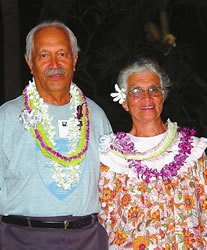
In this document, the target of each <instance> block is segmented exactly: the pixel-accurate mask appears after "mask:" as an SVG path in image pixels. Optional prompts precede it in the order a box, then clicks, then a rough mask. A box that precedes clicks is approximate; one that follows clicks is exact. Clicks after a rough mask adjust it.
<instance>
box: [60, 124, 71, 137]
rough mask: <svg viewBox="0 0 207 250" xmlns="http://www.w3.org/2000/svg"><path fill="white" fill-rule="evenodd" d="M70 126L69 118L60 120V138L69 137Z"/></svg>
mask: <svg viewBox="0 0 207 250" xmlns="http://www.w3.org/2000/svg"><path fill="white" fill-rule="evenodd" d="M68 127H69V121H68V120H58V129H59V137H60V138H67V137H68Z"/></svg>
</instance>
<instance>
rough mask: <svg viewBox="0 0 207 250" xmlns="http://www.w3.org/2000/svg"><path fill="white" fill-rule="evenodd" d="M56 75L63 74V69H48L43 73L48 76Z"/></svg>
mask: <svg viewBox="0 0 207 250" xmlns="http://www.w3.org/2000/svg"><path fill="white" fill-rule="evenodd" d="M58 73H65V69H64V68H57V69H48V70H46V71H45V73H44V74H45V75H46V76H49V75H52V74H58Z"/></svg>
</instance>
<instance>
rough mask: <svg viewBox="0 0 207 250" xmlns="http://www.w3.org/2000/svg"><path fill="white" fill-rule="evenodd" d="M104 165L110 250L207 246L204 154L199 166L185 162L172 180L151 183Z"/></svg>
mask: <svg viewBox="0 0 207 250" xmlns="http://www.w3.org/2000/svg"><path fill="white" fill-rule="evenodd" d="M105 169H107V171H105ZM101 170H102V171H101V177H100V184H99V191H100V201H101V202H102V210H101V212H100V215H99V216H100V218H101V220H100V222H101V223H102V224H103V226H104V227H105V229H106V231H107V232H108V236H109V249H117V250H120V249H133V250H140V249H145V250H151V249H160V250H167V249H172V250H174V249H198V250H204V249H205V250H207V159H206V158H205V157H204V155H203V156H202V157H201V158H200V159H199V160H197V161H196V162H195V165H194V166H193V165H192V164H187V163H186V165H184V166H183V167H182V168H181V169H180V170H179V172H178V175H177V176H175V177H174V178H173V179H172V180H171V182H170V183H166V182H163V181H162V180H153V181H151V182H150V183H146V182H145V181H144V180H143V179H138V178H135V177H129V176H128V175H127V174H126V175H124V174H123V173H122V174H119V173H115V172H113V171H111V170H110V166H104V165H103V164H102V168H101ZM110 247H111V248H110Z"/></svg>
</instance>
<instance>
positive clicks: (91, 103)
mask: <svg viewBox="0 0 207 250" xmlns="http://www.w3.org/2000/svg"><path fill="white" fill-rule="evenodd" d="M86 99H87V104H88V107H89V108H90V109H91V110H95V111H97V112H101V113H102V112H103V113H104V111H103V109H102V108H101V107H100V106H99V105H98V104H97V103H96V102H95V101H93V100H92V99H90V98H89V97H86Z"/></svg>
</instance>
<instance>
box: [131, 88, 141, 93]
mask: <svg viewBox="0 0 207 250" xmlns="http://www.w3.org/2000/svg"><path fill="white" fill-rule="evenodd" d="M132 92H133V93H134V94H138V93H140V89H133V90H132Z"/></svg>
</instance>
